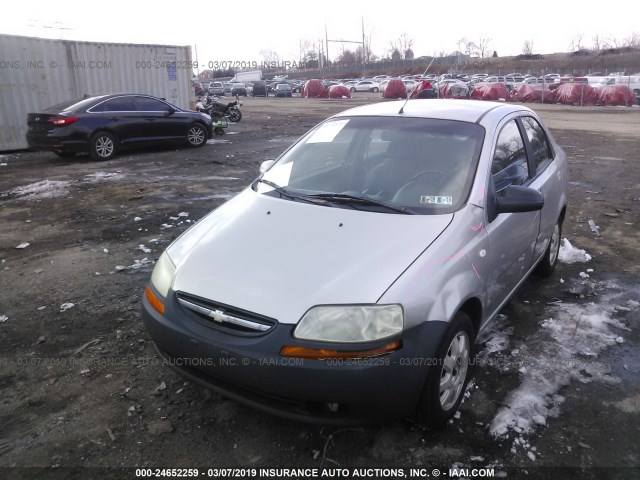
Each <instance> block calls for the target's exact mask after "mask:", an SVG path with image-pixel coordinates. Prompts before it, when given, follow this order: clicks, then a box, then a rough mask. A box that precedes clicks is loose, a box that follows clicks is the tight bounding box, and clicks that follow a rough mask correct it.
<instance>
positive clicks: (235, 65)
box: [200, 60, 299, 70]
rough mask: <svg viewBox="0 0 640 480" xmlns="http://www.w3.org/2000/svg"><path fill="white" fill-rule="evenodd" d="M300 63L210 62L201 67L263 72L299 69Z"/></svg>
mask: <svg viewBox="0 0 640 480" xmlns="http://www.w3.org/2000/svg"><path fill="white" fill-rule="evenodd" d="M298 66H299V62H296V61H295V60H292V61H288V60H279V61H270V62H268V61H261V62H258V61H255V60H210V61H209V62H206V63H203V64H202V65H200V68H209V69H211V70H227V69H232V70H243V69H247V68H253V69H262V70H273V69H276V70H288V69H290V68H298Z"/></svg>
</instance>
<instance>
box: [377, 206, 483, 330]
mask: <svg viewBox="0 0 640 480" xmlns="http://www.w3.org/2000/svg"><path fill="white" fill-rule="evenodd" d="M483 220H484V210H483V209H482V208H479V207H476V206H474V205H467V206H466V207H464V208H463V209H462V210H461V211H459V212H456V214H455V216H454V219H453V221H452V222H451V224H450V225H449V227H447V229H446V230H445V231H444V232H443V233H442V235H440V237H438V238H437V239H436V240H435V241H434V242H433V243H432V244H431V246H429V248H428V249H427V250H425V251H424V252H423V253H422V254H421V255H420V256H419V257H418V258H417V259H416V260H415V261H414V262H413V263H412V264H411V265H410V266H409V267H408V268H407V269H406V270H405V271H404V272H403V274H402V275H401V276H400V277H399V278H398V279H396V281H395V282H394V283H393V285H392V286H391V287H389V289H388V290H387V291H386V292H385V293H384V295H382V297H381V298H380V300H379V303H385V304H386V303H400V304H402V305H403V308H404V312H405V329H408V328H412V327H414V326H416V325H419V324H421V323H423V322H428V321H445V322H449V321H450V320H451V319H452V318H453V316H454V315H455V314H456V312H457V311H458V310H459V309H460V307H461V306H462V305H463V304H464V303H465V302H466V301H467V300H468V299H470V298H476V299H478V300H479V301H480V303H481V304H482V305H485V304H486V291H487V280H488V278H489V273H490V271H491V265H490V263H489V258H491V256H490V254H489V253H490V252H489V248H490V246H489V239H488V235H487V232H486V230H485V228H484V224H483Z"/></svg>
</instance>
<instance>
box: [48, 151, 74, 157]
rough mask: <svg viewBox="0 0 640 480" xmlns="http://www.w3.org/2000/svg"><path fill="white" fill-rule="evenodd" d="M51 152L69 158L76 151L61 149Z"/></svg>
mask: <svg viewBox="0 0 640 480" xmlns="http://www.w3.org/2000/svg"><path fill="white" fill-rule="evenodd" d="M53 153H55V154H56V155H57V156H59V157H60V158H71V157H75V155H76V152H63V151H61V150H54V151H53Z"/></svg>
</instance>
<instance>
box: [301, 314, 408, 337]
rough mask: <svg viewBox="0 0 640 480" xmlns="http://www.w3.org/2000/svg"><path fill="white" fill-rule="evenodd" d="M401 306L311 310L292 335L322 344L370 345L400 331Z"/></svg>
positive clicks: (402, 318) (401, 326)
mask: <svg viewBox="0 0 640 480" xmlns="http://www.w3.org/2000/svg"><path fill="white" fill-rule="evenodd" d="M403 325H404V315H403V313H402V307H400V305H358V306H341V305H329V306H318V307H313V308H312V309H311V310H309V311H308V312H307V313H306V314H305V315H304V317H302V320H300V323H298V326H297V327H296V329H295V332H294V336H295V337H296V338H302V339H305V340H319V341H323V342H370V341H373V340H379V339H381V338H386V337H390V336H392V335H395V334H397V333H400V332H402V328H403Z"/></svg>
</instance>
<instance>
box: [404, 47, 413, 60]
mask: <svg viewBox="0 0 640 480" xmlns="http://www.w3.org/2000/svg"><path fill="white" fill-rule="evenodd" d="M413 57H414V54H413V50H411V48H409V49H407V50H405V51H404V58H405V60H413Z"/></svg>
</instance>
